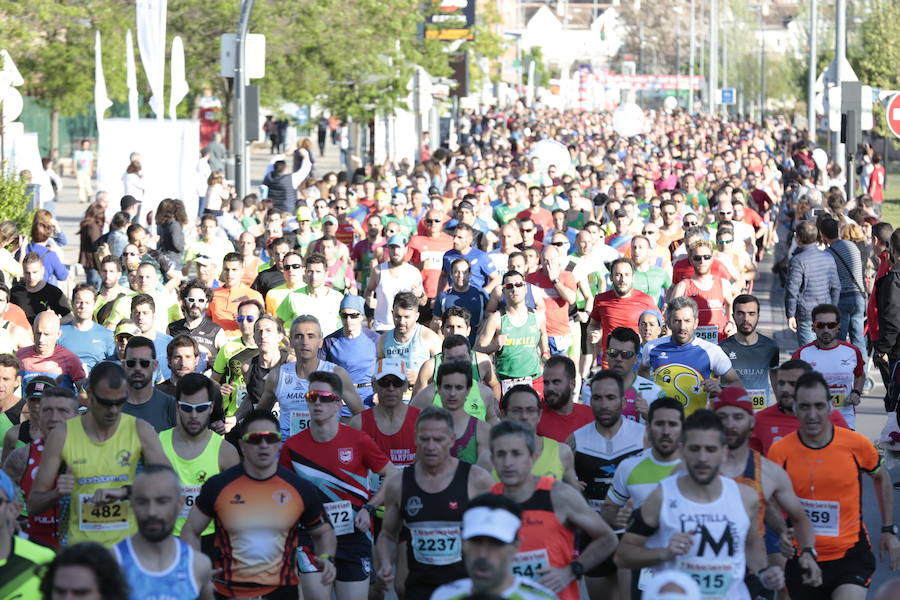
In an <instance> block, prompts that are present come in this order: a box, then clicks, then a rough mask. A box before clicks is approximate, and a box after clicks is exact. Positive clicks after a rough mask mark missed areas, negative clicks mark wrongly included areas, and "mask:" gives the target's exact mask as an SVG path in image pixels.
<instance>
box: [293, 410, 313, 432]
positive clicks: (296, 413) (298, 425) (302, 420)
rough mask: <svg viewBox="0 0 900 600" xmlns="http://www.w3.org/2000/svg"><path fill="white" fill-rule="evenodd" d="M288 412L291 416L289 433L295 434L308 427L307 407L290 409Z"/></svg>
mask: <svg viewBox="0 0 900 600" xmlns="http://www.w3.org/2000/svg"><path fill="white" fill-rule="evenodd" d="M289 414H290V417H291V435H296V434H298V433H300V432H301V431H306V430H307V429H309V409H306V410H292V411H291V412H290V413H289Z"/></svg>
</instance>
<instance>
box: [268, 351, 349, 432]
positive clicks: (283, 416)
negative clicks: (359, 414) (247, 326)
mask: <svg viewBox="0 0 900 600" xmlns="http://www.w3.org/2000/svg"><path fill="white" fill-rule="evenodd" d="M334 367H335V365H334V363H330V362H328V361H327V360H322V359H319V366H318V367H316V371H328V372H329V373H331V372H333V371H334ZM308 391H309V379H307V378H306V377H300V376H299V375H297V363H295V362H289V363H283V364H282V365H281V366H280V367H278V383H277V384H275V398H277V399H278V407H279V408H278V424H279V425H280V427H281V438H282V439H285V440H286V439H288V438H289V437H291V436H292V435H296V434H298V433H300V432H301V431H306V430H307V429H308V428H309V406H308V405H307V404H306V392H308ZM345 409H346V407H341V416H344V410H345Z"/></svg>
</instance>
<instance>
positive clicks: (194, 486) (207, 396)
mask: <svg viewBox="0 0 900 600" xmlns="http://www.w3.org/2000/svg"><path fill="white" fill-rule="evenodd" d="M217 396H218V397H219V398H221V395H218V394H216V391H215V388H214V387H213V385H212V382H211V381H210V380H209V379H208V378H206V377H204V376H203V375H200V374H199V373H189V374H188V375H185V376H184V377H183V378H181V380H180V381H179V382H178V387H177V388H176V390H175V400H176V402H177V403H178V411H177V412H176V417H175V427H173V428H172V429H167V430H165V431H163V432H161V433H160V434H159V441H160V443H161V444H162V448H163V452H165V454H166V456H167V457H168V458H169V460H170V461H171V462H172V467H173V468H174V469H175V472H176V473H178V478H179V479H180V480H181V498H182V501H183V503H184V504H183V505H182V509H181V513H180V514H179V515H178V520H177V521H176V522H175V535H181V528H182V526H184V522H185V520H186V519H187V515H188V513H189V512H190V511H191V507H192V506H193V505H194V500H196V498H197V496H198V495H199V494H200V488H201V487H202V486H203V484H204V483H205V482H206V480H207V479H209V478H210V477H212V476H213V475H216V474H217V473H221V472H222V471H224V470H226V469H228V468H230V467H233V466H234V465H236V464H238V462H239V461H240V457H239V456H238V453H237V450H236V449H235V447H234V446H232V445H231V444H229V443H228V442H226V441H225V439H224V438H223V437H222V436H220V435H219V434H217V433H213V431H212V430H211V429H210V428H209V420H210V417H211V416H212V413H213V407H215V406H216V400H217ZM219 401H221V400H219ZM214 531H215V527H214V526H213V524H212V523H210V524H209V526H208V527H207V528H206V529H205V530H204V531H203V535H210V534H212V533H213V532H214Z"/></svg>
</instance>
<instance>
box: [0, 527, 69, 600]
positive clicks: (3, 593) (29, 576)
mask: <svg viewBox="0 0 900 600" xmlns="http://www.w3.org/2000/svg"><path fill="white" fill-rule="evenodd" d="M54 556H56V555H55V553H54V552H53V550H50V549H49V548H44V547H43V546H41V545H39V544H35V543H34V542H31V541H28V540H26V539H24V538H20V537H17V536H13V537H12V541H11V542H10V549H9V557H8V558H7V559H6V560H0V598H4V599H6V598H9V599H10V600H12V599H13V598H22V599H27V598H40V597H41V589H40V588H41V577H42V576H43V570H42V569H40V567H41V566H42V565H45V564H47V563H49V562H50V561H52V560H53V557H54Z"/></svg>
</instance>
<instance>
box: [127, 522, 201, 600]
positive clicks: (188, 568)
mask: <svg viewBox="0 0 900 600" xmlns="http://www.w3.org/2000/svg"><path fill="white" fill-rule="evenodd" d="M174 539H175V544H176V545H175V548H176V550H175V560H173V561H172V564H171V565H169V566H168V568H166V569H163V570H162V571H148V570H147V569H145V568H144V567H143V565H141V559H140V558H138V556H137V554H136V553H135V551H134V547H133V546H132V545H131V538H127V539H124V540H122V541H121V542H119V543H118V544H116V545H115V546H113V549H112V550H113V553H115V555H116V560H117V561H118V562H119V564H120V565H122V571H123V572H124V573H125V579H126V580H127V581H128V585H129V586H130V587H131V597H132V598H165V599H166V600H194V599H195V598H196V597H197V596H198V594H199V593H200V586H199V585H197V581H196V579H195V578H194V549H193V548H191V547H190V546H188V545H187V544H185V543H184V542H182V541H181V540H180V539H178V538H177V537H176V538H174Z"/></svg>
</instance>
